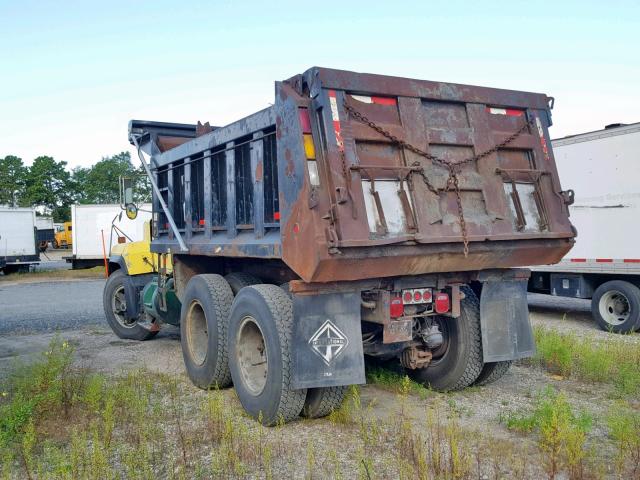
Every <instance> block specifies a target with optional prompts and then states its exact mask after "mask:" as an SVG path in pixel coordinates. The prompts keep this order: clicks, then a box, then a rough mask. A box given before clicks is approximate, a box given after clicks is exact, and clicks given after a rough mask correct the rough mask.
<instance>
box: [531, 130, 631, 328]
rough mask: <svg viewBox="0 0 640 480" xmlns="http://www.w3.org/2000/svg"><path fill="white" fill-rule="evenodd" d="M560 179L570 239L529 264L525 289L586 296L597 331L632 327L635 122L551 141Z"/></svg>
mask: <svg viewBox="0 0 640 480" xmlns="http://www.w3.org/2000/svg"><path fill="white" fill-rule="evenodd" d="M551 143H552V145H553V152H554V156H555V158H556V163H557V166H558V173H559V175H560V178H561V179H562V180H563V181H564V182H566V183H568V184H569V185H571V186H572V187H574V190H575V203H574V204H573V205H572V206H571V207H570V212H571V222H572V223H573V225H574V226H575V227H576V229H577V230H578V237H577V239H576V244H575V246H574V247H573V249H571V251H570V252H569V253H568V254H567V255H566V256H565V257H564V258H563V259H562V261H561V262H560V263H558V264H556V265H547V266H537V267H534V268H533V269H532V270H533V272H532V275H531V279H530V284H529V289H530V290H531V291H536V292H542V293H550V294H551V295H558V296H563V297H575V298H587V299H591V312H592V315H593V318H594V320H595V321H596V322H597V323H598V325H599V326H600V327H601V328H603V329H605V330H612V331H614V332H619V333H624V332H630V331H634V330H638V329H640V123H634V124H629V125H623V124H614V125H609V126H607V127H606V128H605V129H603V130H598V131H595V132H588V133H583V134H579V135H572V136H569V137H565V138H560V139H557V140H553V141H552V142H551Z"/></svg>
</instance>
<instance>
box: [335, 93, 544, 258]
mask: <svg viewBox="0 0 640 480" xmlns="http://www.w3.org/2000/svg"><path fill="white" fill-rule="evenodd" d="M344 109H345V110H346V111H347V112H348V113H349V114H350V115H351V116H353V118H355V119H356V120H358V121H359V122H361V123H363V124H365V125H367V126H368V127H369V128H371V129H372V130H375V131H376V132H378V133H379V134H380V135H382V136H383V137H386V138H388V139H389V140H391V141H392V142H393V143H395V144H396V145H398V146H399V147H401V148H406V149H407V150H409V151H410V152H413V153H415V154H416V155H420V156H421V157H424V158H426V159H428V160H431V161H432V162H433V163H437V164H438V165H441V166H443V167H445V168H446V169H447V170H448V171H449V177H448V178H447V183H446V186H445V188H444V191H445V192H446V191H452V190H453V192H454V193H455V195H456V203H457V204H458V222H459V224H460V233H461V234H462V243H463V245H464V256H465V257H466V256H467V255H469V237H468V234H467V223H466V221H465V219H464V211H463V209H462V197H461V196H460V180H459V177H458V174H459V173H460V170H461V167H462V166H464V165H466V164H469V163H472V162H475V161H478V160H480V159H481V158H484V157H487V156H489V155H491V154H493V153H496V152H497V151H498V150H499V149H501V148H504V147H506V146H507V145H509V144H510V143H511V142H513V141H514V140H515V139H517V138H518V137H519V136H520V135H522V133H524V132H525V130H526V129H527V127H529V126H530V125H532V124H533V122H532V120H528V121H526V122H525V123H524V124H523V125H522V126H521V127H520V128H519V129H518V130H517V131H516V132H514V133H513V134H511V135H509V136H508V137H507V138H505V139H504V140H503V141H502V142H500V143H498V144H497V145H495V146H494V147H492V148H490V149H488V150H485V151H484V152H481V153H479V154H477V155H473V156H471V157H468V158H465V159H463V160H460V161H457V162H451V161H448V160H445V159H444V158H440V157H438V156H436V155H433V154H431V153H429V152H425V151H424V150H422V149H420V148H418V147H416V146H414V145H411V144H410V143H407V142H405V141H404V140H402V139H400V138H398V137H396V136H395V135H394V134H392V133H391V132H389V131H388V130H385V129H384V128H382V127H381V126H380V125H378V124H376V123H375V122H373V121H371V120H369V119H368V118H367V117H366V116H365V115H363V114H362V113H360V112H359V111H358V110H356V109H355V108H354V107H353V106H351V105H349V104H348V103H347V101H346V100H345V101H344ZM411 166H412V167H420V168H416V170H412V172H411V173H418V174H419V175H420V176H421V177H422V180H423V182H424V183H425V185H426V186H427V188H428V189H429V191H431V192H432V193H434V194H436V195H438V194H439V192H438V189H437V188H436V187H434V186H433V184H432V183H431V182H430V181H429V178H428V177H427V174H426V172H425V171H424V167H423V166H422V165H421V164H420V162H418V161H415V162H413V163H412V164H411Z"/></svg>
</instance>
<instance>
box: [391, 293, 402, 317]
mask: <svg viewBox="0 0 640 480" xmlns="http://www.w3.org/2000/svg"><path fill="white" fill-rule="evenodd" d="M389 315H390V316H391V318H398V317H401V316H402V315H404V305H403V304H402V298H401V297H393V298H392V299H391V303H390V304H389Z"/></svg>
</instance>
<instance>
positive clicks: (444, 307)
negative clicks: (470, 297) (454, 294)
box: [435, 292, 451, 313]
mask: <svg viewBox="0 0 640 480" xmlns="http://www.w3.org/2000/svg"><path fill="white" fill-rule="evenodd" d="M450 306H451V305H450V304H449V295H447V294H446V293H444V292H439V293H436V301H435V310H436V313H446V312H448V311H449V308H450Z"/></svg>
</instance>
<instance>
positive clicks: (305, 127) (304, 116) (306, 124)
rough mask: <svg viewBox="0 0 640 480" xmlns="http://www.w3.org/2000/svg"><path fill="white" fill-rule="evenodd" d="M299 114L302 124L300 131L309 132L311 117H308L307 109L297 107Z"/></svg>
mask: <svg viewBox="0 0 640 480" xmlns="http://www.w3.org/2000/svg"><path fill="white" fill-rule="evenodd" d="M298 115H299V116H300V124H301V125H302V133H311V119H310V118H309V110H307V109H306V108H298Z"/></svg>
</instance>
